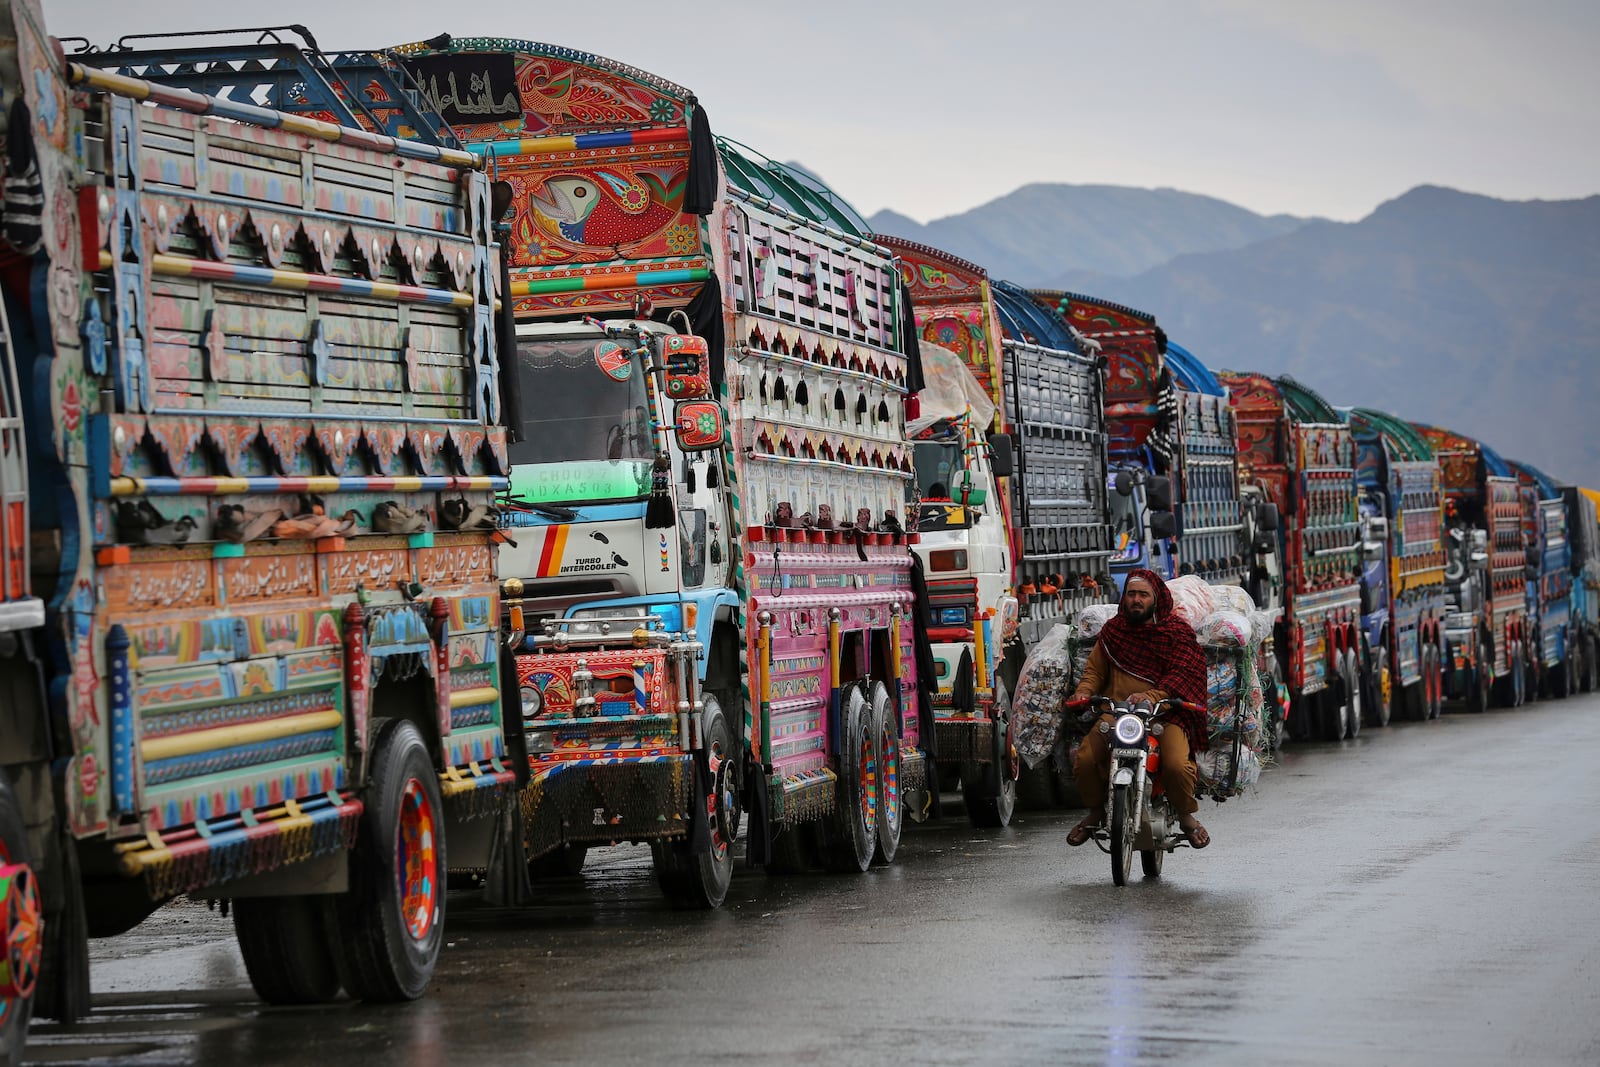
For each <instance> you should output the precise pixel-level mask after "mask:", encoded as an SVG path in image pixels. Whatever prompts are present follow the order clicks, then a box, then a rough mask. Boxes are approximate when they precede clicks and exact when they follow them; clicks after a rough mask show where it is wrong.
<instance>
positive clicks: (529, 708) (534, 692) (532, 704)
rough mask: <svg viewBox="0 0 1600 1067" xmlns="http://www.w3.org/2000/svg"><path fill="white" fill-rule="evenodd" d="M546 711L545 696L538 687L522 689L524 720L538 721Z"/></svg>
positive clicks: (526, 686)
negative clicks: (540, 715)
mask: <svg viewBox="0 0 1600 1067" xmlns="http://www.w3.org/2000/svg"><path fill="white" fill-rule="evenodd" d="M543 710H544V694H543V693H541V692H540V691H539V687H538V686H536V685H525V686H523V687H522V717H523V718H524V719H537V718H538V717H539V713H540V712H541V711H543Z"/></svg>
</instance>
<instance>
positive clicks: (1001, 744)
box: [961, 679, 1022, 829]
mask: <svg viewBox="0 0 1600 1067" xmlns="http://www.w3.org/2000/svg"><path fill="white" fill-rule="evenodd" d="M992 714H993V716H994V720H993V721H994V736H993V740H992V742H991V743H992V745H993V748H994V758H993V759H992V760H991V761H990V762H989V763H987V764H983V763H972V764H969V765H967V766H965V767H962V768H961V799H962V800H965V801H966V803H967V819H968V820H969V821H970V822H971V823H972V825H973V826H979V827H988V828H991V829H992V828H994V827H1000V826H1006V825H1009V824H1010V822H1011V813H1012V812H1013V811H1015V810H1016V807H1017V772H1018V770H1019V769H1020V767H1021V765H1022V760H1021V758H1020V757H1019V756H1018V755H1017V747H1016V745H1015V744H1013V743H1012V736H1011V696H1010V694H1008V693H1007V692H1006V687H1005V684H1004V683H1003V682H1001V681H999V680H998V679H996V681H995V685H994V708H993V710H992Z"/></svg>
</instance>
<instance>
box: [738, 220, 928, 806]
mask: <svg viewBox="0 0 1600 1067" xmlns="http://www.w3.org/2000/svg"><path fill="white" fill-rule="evenodd" d="M716 232H718V233H719V234H721V235H722V236H723V238H724V240H723V244H722V247H721V248H720V249H719V254H718V274H719V276H720V277H722V278H724V279H725V293H726V294H727V296H728V297H729V305H730V310H729V314H728V337H729V359H728V370H727V375H728V391H727V397H728V399H727V403H728V416H729V424H730V429H731V433H732V455H733V456H734V457H735V463H734V468H735V476H736V479H737V484H738V487H739V489H738V492H739V496H740V505H741V508H742V512H743V526H744V532H745V546H744V549H743V552H744V559H745V575H746V582H747V584H748V588H747V591H746V596H747V601H746V619H747V620H749V621H750V622H751V623H755V622H756V621H757V620H759V619H760V618H761V616H762V613H763V612H767V613H771V614H770V619H771V622H770V624H769V627H768V634H769V636H768V638H767V641H768V644H767V647H766V648H765V649H761V648H758V647H752V649H751V653H752V656H753V658H754V659H755V661H756V666H755V671H754V672H753V677H757V678H763V679H764V683H763V685H764V688H765V689H766V694H765V697H764V698H763V699H761V700H760V701H759V702H758V703H757V702H755V701H754V700H753V704H754V706H753V707H752V708H751V726H750V740H751V745H752V749H753V751H754V753H755V755H756V756H757V758H758V759H760V760H761V761H762V762H765V763H770V764H771V765H772V767H773V769H774V778H775V780H778V781H781V782H782V789H781V791H780V792H781V794H782V795H781V796H778V795H776V794H775V796H774V799H775V801H776V802H777V804H778V806H779V807H780V808H781V815H780V811H774V813H773V814H774V818H779V817H781V818H783V819H784V820H786V821H789V822H791V823H792V822H793V821H795V820H801V821H803V820H805V819H810V818H815V817H816V816H817V814H818V813H819V812H820V811H821V810H824V809H825V807H826V806H828V805H831V804H832V803H833V799H832V781H833V774H832V772H831V771H830V770H829V767H828V759H829V757H830V755H834V754H835V753H833V752H832V751H831V746H832V744H833V743H834V739H836V738H837V737H838V730H837V728H836V727H833V726H830V723H829V715H830V712H831V710H832V709H831V708H830V692H831V691H833V690H835V689H837V687H838V686H839V685H840V684H841V683H842V682H844V681H846V680H848V678H850V677H864V676H867V675H868V674H871V675H872V676H873V677H876V678H883V677H885V676H886V675H888V676H890V677H893V676H895V675H897V676H898V684H897V688H898V692H891V697H892V699H894V701H895V705H896V709H897V710H896V715H897V716H898V717H899V720H900V724H901V729H902V731H903V732H902V735H901V736H902V739H903V743H904V744H905V745H906V746H907V748H908V749H910V748H913V747H915V746H917V745H918V744H919V724H918V722H917V720H916V716H915V711H914V709H915V706H916V688H915V685H916V679H915V667H914V656H913V655H912V646H911V638H912V634H911V627H910V618H909V615H907V614H903V612H906V611H909V609H910V605H911V596H910V588H911V587H910V557H909V555H908V553H907V550H906V548H905V545H904V543H903V538H901V537H900V536H899V535H896V534H891V533H886V532H880V531H881V530H883V529H885V527H884V525H883V519H884V517H885V516H886V515H891V516H898V515H899V514H900V512H901V510H902V508H903V501H904V499H905V491H906V484H907V482H908V481H909V480H910V479H911V477H912V474H911V470H912V467H911V455H910V449H909V444H908V442H907V441H906V437H905V415H904V395H905V381H906V359H905V357H904V356H903V355H902V354H901V353H900V352H899V351H898V349H897V348H896V345H895V338H896V322H897V318H898V315H899V304H898V295H897V283H898V281H899V277H898V272H897V271H896V269H895V265H894V263H893V261H892V260H891V259H890V258H889V257H888V256H887V255H886V254H885V253H884V252H882V251H880V250H878V249H877V248H876V247H875V246H871V245H866V244H862V243H859V242H854V241H851V240H848V239H846V238H845V237H844V236H843V235H839V234H833V233H830V232H828V231H825V230H822V229H820V228H817V227H806V226H796V225H793V223H792V221H790V222H786V220H785V219H784V218H783V217H781V216H778V215H775V214H773V213H771V212H770V211H768V210H767V209H764V208H762V207H761V206H759V205H756V204H754V203H751V202H748V201H744V200H729V201H727V202H725V204H724V208H723V211H722V217H721V219H720V224H719V228H718V229H717V231H716ZM802 517H804V518H805V519H806V521H805V522H802V521H801V519H802ZM897 521H898V520H896V522H897ZM846 523H849V524H850V525H851V527H853V529H850V528H845V527H844V524H846ZM856 530H859V531H860V533H859V535H858V534H857V533H856V532H855V531H856ZM832 609H837V611H838V615H837V626H836V628H830V625H829V615H830V611H831V610H832ZM831 629H836V632H830V630H831ZM749 630H750V635H751V639H752V641H751V643H752V646H756V645H758V643H759V640H760V634H759V630H760V627H758V626H756V625H750V626H749ZM896 660H897V661H898V662H896ZM874 663H876V664H878V668H877V669H876V670H873V669H872V664H874ZM819 806H820V807H819Z"/></svg>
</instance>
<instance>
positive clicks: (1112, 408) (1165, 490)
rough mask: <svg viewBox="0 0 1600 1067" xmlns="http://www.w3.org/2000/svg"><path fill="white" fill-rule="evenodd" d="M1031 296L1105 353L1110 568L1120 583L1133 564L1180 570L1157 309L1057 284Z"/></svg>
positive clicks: (1163, 341) (1166, 379)
mask: <svg viewBox="0 0 1600 1067" xmlns="http://www.w3.org/2000/svg"><path fill="white" fill-rule="evenodd" d="M1032 296H1033V300H1034V302H1035V303H1036V304H1037V305H1038V306H1039V307H1040V308H1042V309H1044V310H1045V311H1046V312H1048V313H1051V314H1053V315H1055V316H1056V317H1057V318H1058V319H1059V320H1060V321H1061V322H1062V323H1063V324H1064V325H1065V326H1067V327H1068V328H1069V329H1070V330H1072V331H1075V337H1076V338H1081V339H1082V340H1080V341H1078V343H1079V344H1080V345H1082V346H1083V347H1085V348H1087V349H1089V350H1090V351H1091V352H1093V353H1094V354H1095V355H1097V356H1099V357H1100V358H1101V359H1103V360H1104V361H1105V367H1106V369H1105V400H1104V410H1105V432H1106V445H1107V453H1108V457H1109V472H1108V476H1107V488H1108V489H1109V490H1112V491H1111V492H1109V493H1108V501H1109V504H1110V517H1111V524H1112V538H1113V543H1112V551H1111V571H1112V576H1113V577H1114V579H1115V580H1116V583H1117V588H1118V589H1121V588H1122V579H1123V577H1124V576H1125V575H1127V574H1128V573H1129V572H1130V571H1133V570H1137V569H1139V568H1144V567H1148V568H1149V569H1151V570H1153V571H1155V572H1156V573H1158V574H1160V575H1162V576H1163V577H1168V578H1171V577H1176V575H1177V543H1176V540H1175V539H1176V537H1177V532H1178V520H1177V516H1176V515H1175V514H1174V512H1173V507H1174V501H1173V484H1172V460H1173V454H1172V446H1171V436H1170V433H1171V430H1172V426H1171V425H1170V420H1163V418H1162V401H1163V399H1164V398H1165V399H1168V400H1171V399H1173V398H1172V394H1171V388H1172V384H1171V377H1170V375H1168V374H1167V373H1166V369H1165V363H1164V361H1163V358H1162V357H1163V354H1164V353H1165V351H1166V347H1167V338H1166V334H1165V333H1163V332H1162V330H1161V329H1160V327H1158V326H1157V325H1156V320H1155V317H1154V316H1152V315H1150V314H1148V313H1146V312H1143V311H1137V310H1135V309H1133V308H1129V307H1124V306H1122V305H1120V304H1114V303H1111V302H1110V301H1106V300H1101V299H1099V298H1097V297H1091V296H1084V295H1082V294H1079V293H1064V292H1057V291H1053V290H1034V291H1033V293H1032Z"/></svg>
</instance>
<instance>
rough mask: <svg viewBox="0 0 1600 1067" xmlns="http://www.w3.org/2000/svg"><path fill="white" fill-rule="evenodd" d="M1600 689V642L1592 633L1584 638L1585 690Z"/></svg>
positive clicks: (1591, 691) (1590, 691)
mask: <svg viewBox="0 0 1600 1067" xmlns="http://www.w3.org/2000/svg"><path fill="white" fill-rule="evenodd" d="M1597 689H1600V642H1596V641H1595V639H1594V635H1593V634H1590V635H1589V636H1588V637H1585V638H1584V639H1583V691H1584V692H1585V693H1593V692H1594V691H1595V690H1597Z"/></svg>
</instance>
